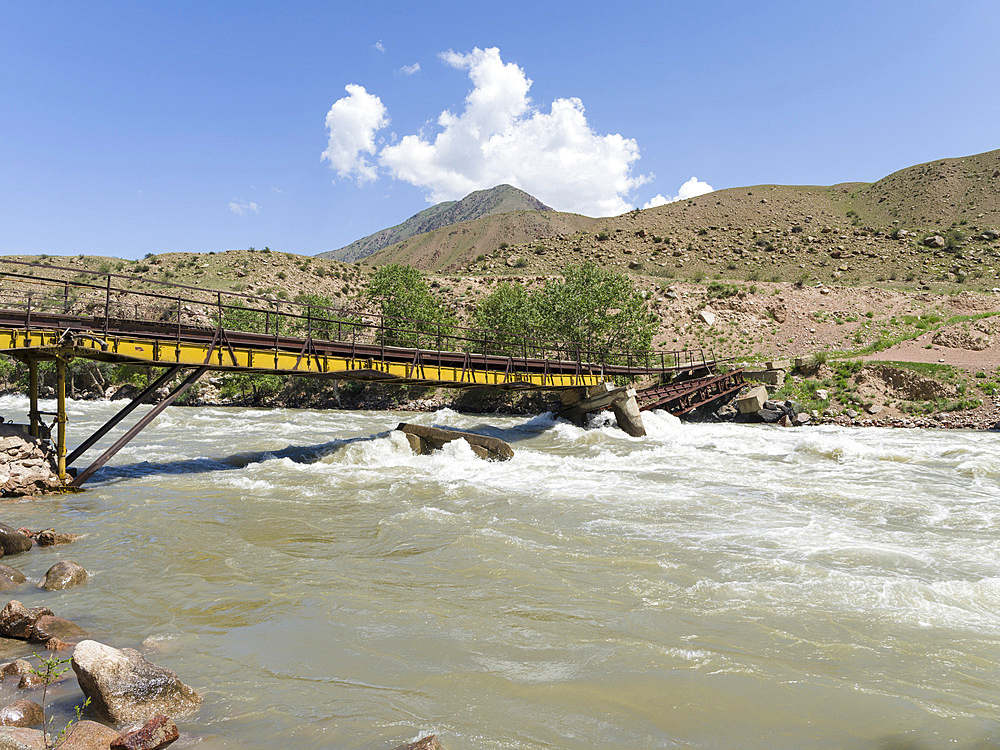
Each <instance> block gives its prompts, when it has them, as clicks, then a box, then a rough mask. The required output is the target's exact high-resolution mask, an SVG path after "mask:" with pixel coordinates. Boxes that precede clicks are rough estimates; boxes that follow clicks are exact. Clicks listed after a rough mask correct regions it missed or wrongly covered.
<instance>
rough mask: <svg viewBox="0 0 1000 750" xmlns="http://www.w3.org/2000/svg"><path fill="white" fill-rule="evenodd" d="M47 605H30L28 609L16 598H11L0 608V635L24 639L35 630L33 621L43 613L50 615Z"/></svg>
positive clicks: (28, 637)
mask: <svg viewBox="0 0 1000 750" xmlns="http://www.w3.org/2000/svg"><path fill="white" fill-rule="evenodd" d="M51 614H52V610H51V609H49V608H48V607H32V608H31V609H28V608H27V607H25V606H24V605H23V604H21V602H19V601H18V600H17V599H11V600H10V601H9V602H7V605H6V606H5V607H4V608H3V609H2V610H0V635H2V636H5V637H7V638H18V639H19V640H22V641H26V640H29V639H30V638H31V635H32V633H34V632H35V623H36V622H38V619H39V618H40V617H42V616H43V615H51Z"/></svg>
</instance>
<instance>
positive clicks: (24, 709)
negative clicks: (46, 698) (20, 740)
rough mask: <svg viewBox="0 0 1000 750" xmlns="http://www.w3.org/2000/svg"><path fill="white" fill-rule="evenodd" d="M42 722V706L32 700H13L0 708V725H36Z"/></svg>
mask: <svg viewBox="0 0 1000 750" xmlns="http://www.w3.org/2000/svg"><path fill="white" fill-rule="evenodd" d="M41 723H42V707H41V706H40V705H38V704H37V703H35V702H34V701H26V700H20V701H14V702H13V703H8V704H7V705H6V706H4V707H3V708H0V725H2V726H5V727H37V726H40V725H41Z"/></svg>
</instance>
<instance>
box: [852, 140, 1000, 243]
mask: <svg viewBox="0 0 1000 750" xmlns="http://www.w3.org/2000/svg"><path fill="white" fill-rule="evenodd" d="M853 199H854V200H853V203H854V208H855V210H856V211H857V212H858V215H859V216H860V218H861V220H862V221H863V222H865V223H870V224H875V225H878V226H888V225H890V224H892V223H893V222H899V224H900V225H902V226H920V227H931V226H941V225H943V226H948V225H950V224H952V223H953V222H961V221H962V220H963V219H964V220H965V221H967V222H968V223H970V224H976V223H982V224H984V225H985V226H992V227H996V226H998V225H1000V150H997V151H988V152H986V153H984V154H976V155H975V156H963V157H961V158H957V159H939V160H936V161H930V162H927V163H926V164H918V165H916V166H914V167H907V168H906V169H901V170H900V171H898V172H894V173H893V174H891V175H889V176H888V177H885V178H883V179H881V180H879V181H878V182H875V183H873V184H871V185H866V186H864V187H862V188H860V189H858V190H857V192H856V193H855V195H854V196H853Z"/></svg>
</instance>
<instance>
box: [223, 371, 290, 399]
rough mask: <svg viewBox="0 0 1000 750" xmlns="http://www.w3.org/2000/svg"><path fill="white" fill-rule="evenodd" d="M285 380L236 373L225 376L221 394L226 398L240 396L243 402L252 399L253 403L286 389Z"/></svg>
mask: <svg viewBox="0 0 1000 750" xmlns="http://www.w3.org/2000/svg"><path fill="white" fill-rule="evenodd" d="M284 384H285V383H284V379H283V378H282V377H280V376H279V375H260V374H254V373H249V372H236V373H230V374H227V375H224V376H223V378H222V387H221V388H220V393H221V394H222V395H223V396H224V397H226V398H235V397H236V396H237V395H239V396H240V397H241V398H242V399H243V400H246V399H247V398H248V397H252V399H253V401H255V402H256V401H259V400H260V399H262V398H264V397H267V396H273V395H275V394H276V393H278V392H280V391H281V389H282V388H283V387H284Z"/></svg>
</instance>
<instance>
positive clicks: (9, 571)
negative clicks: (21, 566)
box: [0, 563, 26, 591]
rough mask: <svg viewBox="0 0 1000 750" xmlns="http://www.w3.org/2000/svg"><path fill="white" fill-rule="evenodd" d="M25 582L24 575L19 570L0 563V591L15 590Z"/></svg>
mask: <svg viewBox="0 0 1000 750" xmlns="http://www.w3.org/2000/svg"><path fill="white" fill-rule="evenodd" d="M25 580H26V579H25V577H24V573H22V572H21V571H20V570H18V569H17V568H12V567H10V566H9V565H4V564H3V563H0V591H10V590H11V589H16V588H17V587H18V586H20V585H21V584H22V583H24V582H25Z"/></svg>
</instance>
